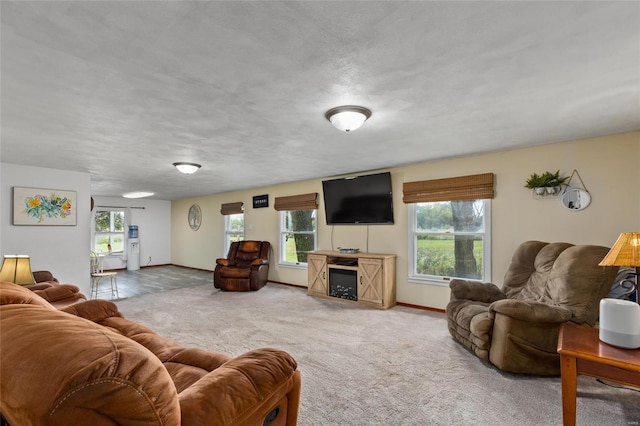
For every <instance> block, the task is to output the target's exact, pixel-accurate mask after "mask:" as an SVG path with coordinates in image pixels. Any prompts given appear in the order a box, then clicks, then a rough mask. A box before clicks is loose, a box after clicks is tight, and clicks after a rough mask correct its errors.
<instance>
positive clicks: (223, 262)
mask: <svg viewBox="0 0 640 426" xmlns="http://www.w3.org/2000/svg"><path fill="white" fill-rule="evenodd" d="M216 264H218V265H220V266H229V259H224V258H222V259H216Z"/></svg>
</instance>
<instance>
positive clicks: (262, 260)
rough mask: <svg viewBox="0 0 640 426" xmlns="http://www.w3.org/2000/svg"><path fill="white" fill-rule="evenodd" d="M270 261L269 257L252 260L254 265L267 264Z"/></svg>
mask: <svg viewBox="0 0 640 426" xmlns="http://www.w3.org/2000/svg"><path fill="white" fill-rule="evenodd" d="M268 263H269V261H268V260H267V259H254V260H253V262H251V265H252V266H261V265H266V264H268Z"/></svg>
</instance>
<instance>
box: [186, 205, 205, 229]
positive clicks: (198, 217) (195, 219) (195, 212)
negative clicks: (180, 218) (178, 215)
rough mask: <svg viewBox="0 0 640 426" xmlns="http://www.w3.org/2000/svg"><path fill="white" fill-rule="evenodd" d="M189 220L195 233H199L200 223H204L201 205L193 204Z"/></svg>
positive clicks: (190, 208)
mask: <svg viewBox="0 0 640 426" xmlns="http://www.w3.org/2000/svg"><path fill="white" fill-rule="evenodd" d="M187 220H188V221H189V227H190V228H191V229H193V230H194V231H197V230H198V228H200V223H201V222H202V211H201V210H200V206H199V205H197V204H193V205H192V206H191V207H189V215H188V216H187Z"/></svg>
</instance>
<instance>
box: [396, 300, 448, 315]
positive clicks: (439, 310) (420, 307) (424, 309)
mask: <svg viewBox="0 0 640 426" xmlns="http://www.w3.org/2000/svg"><path fill="white" fill-rule="evenodd" d="M396 305H398V306H403V307H405V308H413V309H420V310H422V311H430V312H438V313H441V314H444V313H446V311H445V310H444V309H438V308H430V307H428V306H421V305H412V304H411V303H404V302H396Z"/></svg>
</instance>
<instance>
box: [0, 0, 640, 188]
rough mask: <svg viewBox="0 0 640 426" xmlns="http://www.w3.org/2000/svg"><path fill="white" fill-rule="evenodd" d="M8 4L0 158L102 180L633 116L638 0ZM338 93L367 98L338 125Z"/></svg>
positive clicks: (314, 172) (558, 136)
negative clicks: (356, 121)
mask: <svg viewBox="0 0 640 426" xmlns="http://www.w3.org/2000/svg"><path fill="white" fill-rule="evenodd" d="M0 7H1V9H0V17H1V24H2V26H1V34H0V36H1V38H0V43H1V44H0V48H1V50H0V55H1V56H0V59H1V60H0V67H1V68H0V71H1V74H0V79H1V80H0V81H1V93H0V94H1V116H0V119H1V122H0V126H1V127H0V130H1V133H0V136H1V145H0V156H1V157H0V159H1V160H2V162H5V163H12V164H23V165H31V166H39V167H49V168H55V169H63V170H72V171H80V172H88V173H90V175H91V182H92V183H91V185H92V188H91V191H92V194H93V195H97V196H120V195H121V194H123V193H125V192H130V191H151V192H155V194H156V195H154V196H153V197H152V198H155V199H163V200H173V199H180V198H187V197H195V196H200V195H206V194H215V193H221V192H227V191H233V190H240V189H246V188H254V187H258V186H263V185H271V184H278V183H283V182H291V181H300V180H306V179H317V178H325V177H330V176H337V175H345V174H356V173H360V172H364V171H368V170H377V169H384V168H389V167H396V166H401V165H406V164H411V163H416V162H424V161H429V160H434V159H443V158H451V157H457V156H464V155H471V154H478V153H483V152H492V151H497V150H503V149H513V148H520V147H526V146H534V145H539V144H545V143H551V142H560V141H568V140H576V139H581V138H587V137H595V136H601V135H607V134H614V133H623V132H629V131H635V130H640V2H612V1H605V2H590V1H585V2H580V1H567V2H490V1H479V2H452V1H447V2H439V1H423V2H405V1H372V2H362V1H353V2H352V1H340V2H328V1H304V2H296V1H293V2H278V1H263V2H231V1H228V2H218V1H210V2H207V1H200V2H182V1H166V2H162V1H130V2H127V1H125V2H111V1H74V2H61V1H54V2H31V1H21V2H11V1H2V2H1V3H0ZM345 104H355V105H362V106H365V107H367V108H369V109H371V111H372V112H373V115H372V116H371V118H370V119H369V120H368V121H367V122H366V123H365V124H364V125H363V126H362V127H361V128H360V129H358V130H357V131H354V132H351V133H342V132H340V131H338V130H336V129H335V128H334V127H333V126H332V125H331V124H330V123H329V122H328V121H327V120H326V119H325V117H324V113H325V112H326V111H327V110H328V109H330V108H332V107H335V106H339V105H345ZM176 161H186V162H196V163H200V164H202V169H201V170H200V171H198V172H197V173H196V174H194V175H188V176H187V175H182V174H181V173H179V172H178V171H177V170H175V168H174V167H173V166H172V163H173V162H176Z"/></svg>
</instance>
